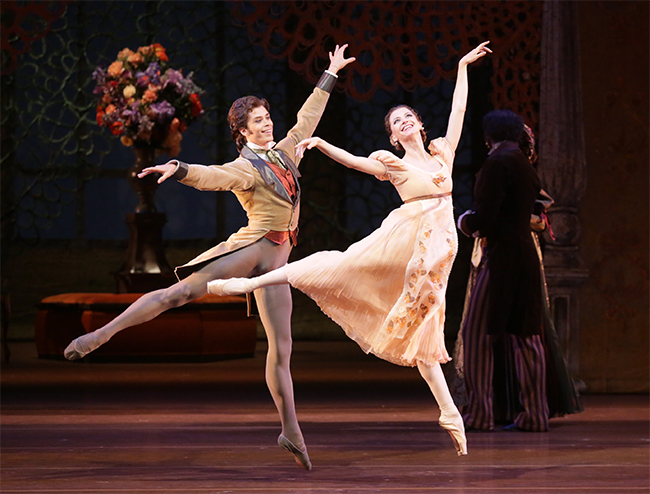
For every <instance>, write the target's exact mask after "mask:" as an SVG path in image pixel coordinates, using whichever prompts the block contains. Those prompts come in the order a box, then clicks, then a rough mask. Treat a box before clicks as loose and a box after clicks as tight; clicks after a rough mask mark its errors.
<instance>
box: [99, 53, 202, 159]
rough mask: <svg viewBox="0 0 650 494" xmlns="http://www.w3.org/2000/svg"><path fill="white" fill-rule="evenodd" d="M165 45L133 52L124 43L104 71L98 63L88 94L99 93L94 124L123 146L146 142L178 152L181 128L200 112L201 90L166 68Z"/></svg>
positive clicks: (166, 150)
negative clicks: (124, 46) (119, 137)
mask: <svg viewBox="0 0 650 494" xmlns="http://www.w3.org/2000/svg"><path fill="white" fill-rule="evenodd" d="M168 60H169V59H168V58H167V54H166V53H165V49H164V48H163V47H162V46H161V45H160V44H159V43H155V44H152V45H149V46H141V47H140V48H138V50H137V51H136V52H133V51H131V50H129V49H128V48H125V49H124V50H122V51H120V52H119V53H118V54H117V60H116V61H115V62H113V63H112V64H111V65H110V66H109V67H108V69H107V70H104V69H103V68H102V67H97V69H96V70H95V72H93V79H94V80H95V82H96V83H97V86H96V87H95V89H94V91H93V93H94V94H98V95H101V99H100V100H99V103H98V104H97V123H98V124H99V125H100V126H102V127H108V128H109V129H110V130H111V132H112V133H113V134H114V135H117V136H121V141H122V144H124V145H125V146H131V145H135V146H147V147H153V148H155V149H157V150H161V151H163V152H167V153H169V155H170V156H177V155H178V153H179V152H180V144H181V139H182V135H181V134H182V133H183V132H185V129H186V128H187V125H188V124H189V123H190V122H192V121H193V120H194V119H196V118H197V117H198V116H199V115H201V113H203V108H202V107H201V100H200V99H199V94H202V93H203V91H202V90H201V89H200V88H199V87H198V86H197V85H196V84H194V82H193V81H192V74H191V73H190V74H189V75H188V76H187V77H184V76H183V74H182V73H181V71H180V70H174V69H172V68H168V67H167V65H166V62H167V61H168Z"/></svg>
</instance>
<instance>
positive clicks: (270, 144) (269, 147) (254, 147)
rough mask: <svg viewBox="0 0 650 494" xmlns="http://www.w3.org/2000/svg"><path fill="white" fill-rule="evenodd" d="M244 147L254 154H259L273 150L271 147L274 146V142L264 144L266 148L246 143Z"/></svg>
mask: <svg viewBox="0 0 650 494" xmlns="http://www.w3.org/2000/svg"><path fill="white" fill-rule="evenodd" d="M246 145H247V146H248V147H249V148H251V150H253V151H254V152H256V153H259V152H262V153H265V152H266V151H268V150H269V149H273V146H275V145H276V142H275V141H271V142H268V143H266V147H263V146H260V145H258V144H255V143H254V142H247V143H246Z"/></svg>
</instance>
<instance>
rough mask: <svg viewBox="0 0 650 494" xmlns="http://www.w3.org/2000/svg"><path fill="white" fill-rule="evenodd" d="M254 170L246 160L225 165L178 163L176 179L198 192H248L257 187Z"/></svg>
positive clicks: (242, 159) (237, 160)
mask: <svg viewBox="0 0 650 494" xmlns="http://www.w3.org/2000/svg"><path fill="white" fill-rule="evenodd" d="M254 172H255V171H254V168H253V165H251V164H250V162H249V161H248V160H246V159H244V158H241V157H240V158H237V159H236V160H235V161H231V162H230V163H226V164H223V165H189V164H187V163H183V162H182V161H179V162H178V169H177V170H176V173H175V174H174V178H175V179H177V180H178V181H179V182H181V183H182V184H184V185H189V186H190V187H194V188H195V189H198V190H214V191H225V190H228V191H240V192H241V191H246V190H250V189H252V188H253V187H254V185H255V175H254Z"/></svg>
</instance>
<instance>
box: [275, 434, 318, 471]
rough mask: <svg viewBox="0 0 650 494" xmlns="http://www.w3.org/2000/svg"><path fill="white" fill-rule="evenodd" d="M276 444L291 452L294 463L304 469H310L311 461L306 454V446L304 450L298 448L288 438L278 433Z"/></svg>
mask: <svg viewBox="0 0 650 494" xmlns="http://www.w3.org/2000/svg"><path fill="white" fill-rule="evenodd" d="M278 445H279V446H280V447H281V448H284V449H286V450H287V451H288V452H289V453H291V454H293V456H294V457H295V458H296V463H297V464H298V465H299V466H300V467H302V468H304V469H305V470H311V461H310V460H309V455H308V454H307V448H305V450H304V451H302V450H300V449H298V448H297V447H296V445H295V444H293V443H292V442H291V441H289V439H287V438H286V437H285V436H284V435H283V434H280V436H279V437H278Z"/></svg>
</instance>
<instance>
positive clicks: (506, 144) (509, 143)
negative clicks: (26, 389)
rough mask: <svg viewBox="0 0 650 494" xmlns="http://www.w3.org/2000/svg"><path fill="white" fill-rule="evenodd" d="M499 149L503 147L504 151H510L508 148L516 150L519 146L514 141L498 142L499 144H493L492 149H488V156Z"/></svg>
mask: <svg viewBox="0 0 650 494" xmlns="http://www.w3.org/2000/svg"><path fill="white" fill-rule="evenodd" d="M500 147H503V148H504V149H510V148H513V147H515V148H518V147H519V145H518V144H517V143H516V142H514V141H499V142H496V143H494V144H493V145H492V147H491V148H490V151H488V156H490V155H491V154H492V153H494V152H495V151H496V150H497V149H499V148H500Z"/></svg>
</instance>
